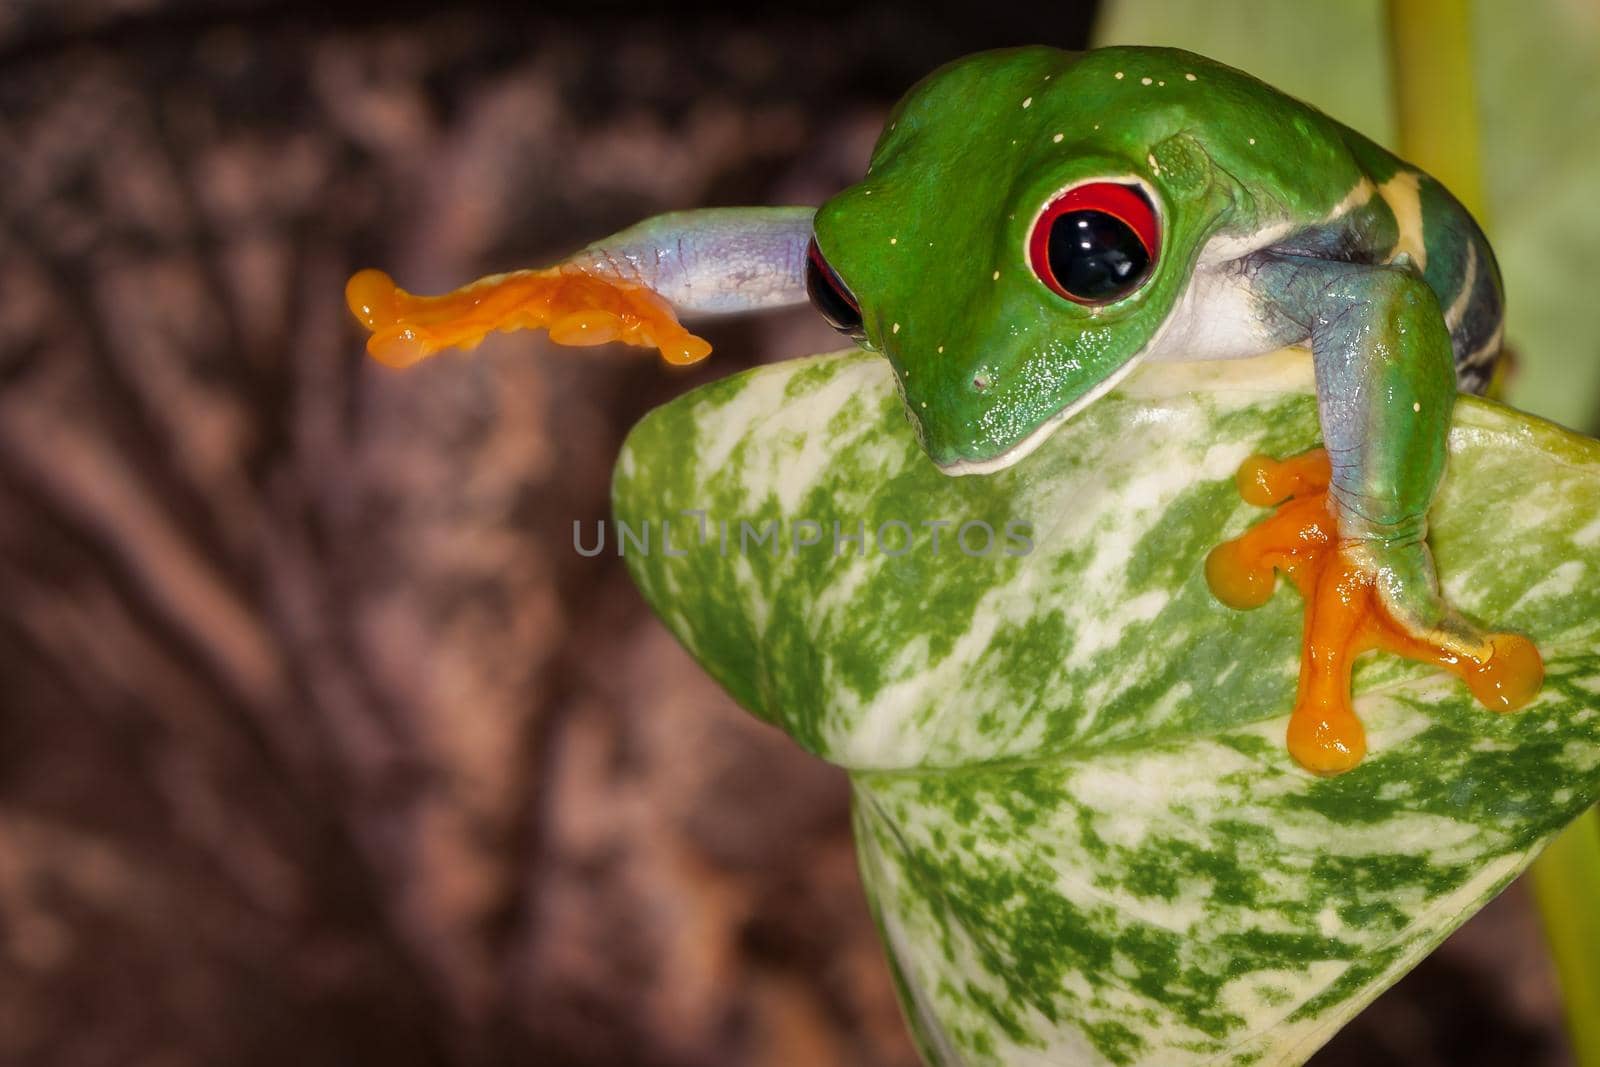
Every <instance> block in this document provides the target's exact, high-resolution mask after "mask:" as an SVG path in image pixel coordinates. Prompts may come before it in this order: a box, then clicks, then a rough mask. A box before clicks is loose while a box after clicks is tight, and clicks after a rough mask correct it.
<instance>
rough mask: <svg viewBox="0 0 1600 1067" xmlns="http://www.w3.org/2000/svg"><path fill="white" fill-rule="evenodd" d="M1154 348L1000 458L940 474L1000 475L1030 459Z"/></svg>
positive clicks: (963, 463) (955, 465) (962, 462)
mask: <svg viewBox="0 0 1600 1067" xmlns="http://www.w3.org/2000/svg"><path fill="white" fill-rule="evenodd" d="M1150 348H1151V346H1150V345H1146V346H1145V347H1144V348H1143V349H1142V350H1141V351H1139V352H1138V353H1137V354H1136V355H1134V356H1132V357H1131V358H1130V359H1129V360H1128V361H1127V362H1126V363H1124V364H1123V365H1122V366H1120V367H1118V368H1117V369H1116V370H1114V371H1112V372H1111V373H1110V374H1109V375H1107V376H1106V377H1105V378H1104V379H1103V380H1102V381H1100V382H1099V383H1098V384H1096V385H1095V387H1094V388H1092V389H1090V390H1089V391H1088V392H1087V393H1084V394H1083V395H1082V396H1080V397H1078V399H1076V400H1074V401H1072V402H1071V403H1069V404H1068V405H1067V406H1066V407H1064V408H1062V409H1061V410H1060V411H1058V412H1056V413H1055V414H1054V415H1051V416H1050V417H1049V418H1047V419H1045V420H1044V421H1043V422H1041V423H1040V424H1039V425H1038V426H1037V427H1035V428H1034V430H1033V431H1032V432H1031V433H1029V434H1028V436H1026V437H1024V438H1023V439H1022V440H1020V441H1018V442H1017V443H1016V444H1014V445H1012V446H1011V447H1010V448H1008V449H1006V450H1005V451H1004V452H1001V453H1000V454H999V455H997V456H991V457H989V458H988V459H958V460H954V461H952V462H950V463H941V464H939V470H940V471H941V472H942V473H944V474H948V475H950V476H951V477H953V478H958V477H961V476H962V475H966V474H994V473H996V472H997V471H1003V470H1005V469H1006V468H1007V467H1010V466H1012V465H1013V464H1015V463H1018V462H1020V461H1021V460H1023V459H1024V458H1026V457H1027V456H1028V455H1030V454H1031V453H1032V452H1033V451H1034V449H1036V448H1038V447H1039V446H1040V445H1042V444H1044V443H1045V441H1046V440H1048V439H1049V437H1050V435H1051V434H1053V433H1055V432H1056V431H1057V430H1059V429H1060V428H1061V424H1062V423H1064V422H1066V421H1067V420H1068V419H1070V418H1072V416H1074V415H1076V414H1077V413H1078V412H1080V411H1082V410H1083V409H1084V408H1086V407H1088V406H1089V405H1090V404H1092V403H1094V402H1095V401H1096V400H1099V399H1100V398H1101V397H1102V396H1104V395H1105V394H1106V393H1108V392H1110V391H1111V390H1112V389H1114V388H1116V386H1117V383H1119V382H1121V381H1122V379H1124V378H1126V377H1127V376H1128V375H1129V374H1131V373H1133V368H1135V367H1137V366H1138V365H1139V364H1140V363H1141V362H1142V361H1143V360H1144V355H1145V353H1146V352H1148V351H1150Z"/></svg>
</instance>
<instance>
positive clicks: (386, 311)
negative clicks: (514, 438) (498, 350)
mask: <svg viewBox="0 0 1600 1067" xmlns="http://www.w3.org/2000/svg"><path fill="white" fill-rule="evenodd" d="M345 303H346V304H348V305H349V307H350V311H351V313H352V314H353V315H355V317H356V318H357V319H358V320H359V321H360V322H361V324H362V325H363V326H365V327H366V328H367V329H368V330H370V331H372V337H371V338H370V339H369V340H368V341H367V351H368V352H369V353H370V354H371V355H372V356H373V358H375V359H377V360H379V361H380V362H383V363H387V364H389V365H391V366H399V367H403V366H409V365H410V364H412V363H416V362H417V361H419V360H422V359H426V358H427V357H428V356H431V355H433V354H434V353H436V352H440V351H442V350H444V349H446V348H472V347H473V346H475V345H476V344H478V342H480V341H482V340H483V339H484V337H486V336H487V335H488V334H490V333H492V332H494V331H496V330H525V329H538V328H545V329H548V330H549V331H550V339H551V340H553V341H555V342H556V343H557V344H562V345H579V346H586V345H599V344H605V343H607V342H609V341H622V342H624V343H626V344H630V345H638V346H641V347H644V348H656V349H659V350H660V352H661V355H662V357H663V358H664V359H666V360H667V361H668V362H669V363H694V362H697V361H699V360H701V359H704V358H705V357H706V356H708V355H709V354H710V353H711V346H710V345H709V344H707V343H706V342H705V341H704V340H703V339H701V338H699V337H696V336H695V335H694V334H692V333H690V332H689V331H688V330H686V329H684V328H683V326H682V325H681V324H680V323H679V322H678V318H677V315H675V314H674V313H673V310H672V307H671V305H669V304H668V303H667V302H666V301H665V300H663V299H661V297H659V296H657V295H656V294H655V293H653V292H651V291H650V290H649V289H646V288H644V287H643V286H639V285H634V284H632V283H629V282H625V281H621V280H619V279H615V278H608V277H603V276H601V275H598V274H592V273H589V272H587V271H583V270H579V269H578V268H576V267H553V268H551V269H549V270H524V271H516V272H514V273H511V274H499V275H494V276H492V277H488V278H482V279H479V280H478V281H475V282H473V283H471V284H470V285H466V286H463V287H461V288H460V289H457V290H455V291H453V292H450V293H446V294H444V295H443V296H416V295H413V294H411V293H408V292H406V291H405V290H404V289H401V288H399V287H398V286H396V285H395V284H394V280H393V279H392V278H390V277H389V276H388V275H387V274H384V273H383V272H382V271H377V270H364V271H360V272H358V273H357V274H355V275H353V276H352V277H351V279H350V281H349V282H348V283H347V284H346V285H345Z"/></svg>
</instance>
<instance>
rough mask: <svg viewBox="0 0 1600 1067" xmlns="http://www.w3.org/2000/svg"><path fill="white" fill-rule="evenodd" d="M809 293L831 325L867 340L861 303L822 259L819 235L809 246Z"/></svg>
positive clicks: (852, 335) (847, 333)
mask: <svg viewBox="0 0 1600 1067" xmlns="http://www.w3.org/2000/svg"><path fill="white" fill-rule="evenodd" d="M806 295H807V296H809V297H810V298H811V306H812V307H814V308H816V309H817V310H818V311H819V312H821V313H822V317H823V318H824V319H827V320H828V325H829V326H832V327H833V328H834V329H835V330H838V331H839V332H840V333H842V334H846V335H848V336H850V337H853V338H855V339H856V340H857V341H863V340H865V339H866V336H867V332H866V328H865V326H863V325H862V322H861V305H860V304H858V303H856V298H855V296H854V294H852V293H851V292H850V288H849V286H847V285H845V284H844V280H843V279H841V278H840V277H839V274H838V272H837V271H835V270H834V269H833V268H832V267H830V266H829V265H828V261H827V260H825V259H823V258H822V249H820V248H818V247H817V242H816V239H815V238H813V239H812V241H811V244H810V246H809V247H807V248H806Z"/></svg>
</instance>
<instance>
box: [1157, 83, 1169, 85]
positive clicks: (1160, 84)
mask: <svg viewBox="0 0 1600 1067" xmlns="http://www.w3.org/2000/svg"><path fill="white" fill-rule="evenodd" d="M1156 84H1157V85H1165V84H1167V83H1166V82H1156Z"/></svg>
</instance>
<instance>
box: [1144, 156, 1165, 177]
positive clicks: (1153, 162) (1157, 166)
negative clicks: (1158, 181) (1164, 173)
mask: <svg viewBox="0 0 1600 1067" xmlns="http://www.w3.org/2000/svg"><path fill="white" fill-rule="evenodd" d="M1144 161H1145V162H1146V163H1148V164H1150V169H1151V170H1152V171H1153V172H1154V173H1155V176H1156V177H1157V178H1159V177H1161V164H1159V163H1157V162H1156V154H1155V153H1154V152H1151V153H1150V154H1149V155H1147V156H1145V157H1144Z"/></svg>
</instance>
